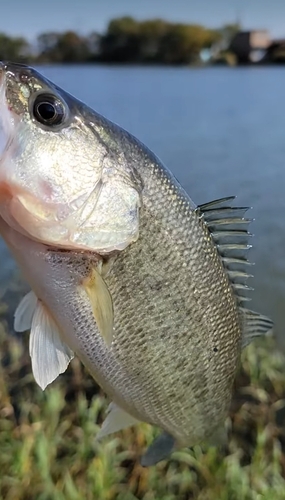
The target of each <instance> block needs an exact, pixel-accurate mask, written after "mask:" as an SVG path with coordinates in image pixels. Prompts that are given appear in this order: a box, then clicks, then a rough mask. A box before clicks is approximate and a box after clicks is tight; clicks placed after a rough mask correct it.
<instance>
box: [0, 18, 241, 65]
mask: <svg viewBox="0 0 285 500" xmlns="http://www.w3.org/2000/svg"><path fill="white" fill-rule="evenodd" d="M239 30H240V26H239V25H236V24H231V25H227V26H224V27H222V28H221V29H208V28H206V27H204V26H201V25H197V24H183V23H170V22H167V21H164V20H162V19H153V20H146V21H137V20H135V19H133V18H132V17H122V18H118V19H113V20H111V21H110V22H109V24H108V26H107V29H106V32H105V33H103V34H99V33H97V32H92V33H90V34H89V35H87V36H82V35H80V34H78V33H76V32H75V31H66V32H63V33H57V32H53V31H50V32H47V33H42V34H40V35H39V36H38V37H37V39H36V41H35V43H33V44H31V43H29V42H28V41H27V40H26V39H25V38H23V37H10V36H8V35H7V34H5V33H0V60H12V61H18V62H23V63H88V62H102V63H121V64H123V63H125V64H136V63H137V64H144V63H147V64H151V63H153V64H172V65H179V64H180V65H182V64H191V63H196V62H197V61H198V60H199V55H200V52H201V50H202V49H207V48H210V47H211V46H213V44H215V43H219V42H220V41H221V40H228V42H230V40H231V38H232V37H233V36H234V35H235V33H236V32H237V31H239Z"/></svg>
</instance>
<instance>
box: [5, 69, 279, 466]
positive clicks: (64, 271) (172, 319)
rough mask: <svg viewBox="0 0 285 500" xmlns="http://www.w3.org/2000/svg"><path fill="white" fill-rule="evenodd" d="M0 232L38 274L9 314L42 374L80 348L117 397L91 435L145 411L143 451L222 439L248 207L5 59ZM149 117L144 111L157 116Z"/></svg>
mask: <svg viewBox="0 0 285 500" xmlns="http://www.w3.org/2000/svg"><path fill="white" fill-rule="evenodd" d="M0 116H1V140H2V143H3V148H2V151H1V157H0V234H1V237H2V238H3V239H4V241H5V242H6V244H7V246H8V248H9V249H10V251H11V253H12V255H13V257H14V259H15V261H16V262H17V265H18V266H19V268H20V270H21V272H22V273H23V276H24V278H25V280H26V281H27V283H28V284H29V286H30V288H31V290H30V292H29V293H28V294H27V295H26V296H25V297H24V298H23V299H22V300H21V302H20V304H19V306H18V307H17V309H16V311H15V322H14V328H15V330H16V331H18V332H24V331H30V337H29V352H30V356H31V364H32V371H33V375H34V378H35V381H36V382H37V384H38V385H39V386H40V387H41V388H42V389H43V390H44V389H45V388H46V387H47V386H48V385H49V384H51V383H52V382H53V381H54V380H56V378H57V377H58V376H59V375H60V374H61V373H64V372H65V371H66V369H67V367H68V365H69V363H70V361H71V360H72V359H73V357H74V356H77V357H78V358H79V359H80V361H81V362H82V363H83V364H84V366H85V367H86V368H87V370H88V371H89V372H90V374H91V376H92V377H93V378H94V380H95V381H96V383H97V384H99V386H100V387H101V388H102V389H103V391H104V392H105V393H106V395H107V397H108V399H109V401H110V404H109V407H108V410H107V415H106V418H105V420H104V422H103V424H102V427H101V429H100V431H99V433H98V435H97V439H98V440H101V439H103V438H104V437H105V436H108V435H109V434H112V433H115V432H118V431H120V430H122V429H124V428H127V427H129V426H132V425H138V424H140V423H141V422H146V423H148V424H150V425H153V426H155V427H158V428H159V429H160V430H161V433H160V434H159V436H158V437H157V438H156V439H154V441H153V442H152V443H151V445H150V446H149V448H148V449H147V450H146V451H145V453H144V454H143V456H142V457H141V464H142V466H151V465H155V464H156V463H158V462H159V461H161V460H164V459H167V458H168V457H169V456H171V454H172V453H173V452H174V451H175V450H178V449H181V448H185V447H188V448H189V447H193V446H194V445H196V444H199V443H205V444H207V445H212V444H214V445H219V444H220V443H222V442H224V440H225V439H226V428H225V422H226V419H227V416H228V413H229V406H230V402H231V398H232V392H233V383H234V380H235V377H236V373H237V370H238V367H239V363H240V355H241V351H242V349H243V348H244V347H246V346H247V345H248V344H249V343H250V342H251V341H252V340H254V339H255V338H256V337H259V336H262V335H269V334H271V333H272V331H273V322H272V321H271V319H269V318H267V317H266V316H264V315H262V314H259V313H257V312H255V311H252V310H250V309H249V308H248V307H247V305H248V300H250V293H249V292H250V290H251V288H250V287H249V286H248V285H247V280H248V278H250V277H251V276H252V275H251V274H250V273H249V270H250V269H251V268H250V262H249V260H248V250H249V249H250V247H251V245H250V244H249V238H250V237H251V235H250V233H249V231H248V227H249V224H250V222H251V219H249V218H247V215H246V213H247V210H248V207H240V206H235V204H234V199H235V197H234V196H228V197H224V198H221V199H219V200H213V201H210V202H208V203H205V204H202V205H196V204H195V203H194V202H193V201H192V200H191V198H190V197H189V196H188V194H187V193H186V192H185V190H184V189H183V188H182V186H181V185H180V184H179V182H178V180H177V179H176V178H175V177H174V175H173V174H172V173H171V172H170V171H169V170H168V169H167V168H166V167H165V166H164V165H163V163H162V162H161V161H160V160H159V158H158V157H157V156H156V155H155V154H154V153H153V152H152V151H150V150H149V149H148V148H147V147H146V146H145V145H144V144H142V143H141V142H140V141H139V140H138V139H136V138H135V137H134V136H132V135H131V134H130V133H128V132H127V131H125V130H124V129H122V128H121V127H120V126H119V125H117V124H114V123H112V122H111V121H110V120H108V119H107V118H105V117H103V116H102V115H100V114H99V113H97V112H95V111H94V110H92V109H91V108H89V107H88V106H87V105H85V104H84V103H83V102H81V101H79V100H78V99H76V98H75V97H74V96H72V95H70V94H69V93H67V92H66V91H65V90H63V89H61V88H60V87H58V86H57V85H55V84H54V83H52V82H51V81H49V80H48V79H47V78H45V77H44V76H42V75H41V74H40V73H39V72H38V71H36V70H35V69H33V68H31V67H29V66H25V65H20V64H16V63H12V62H10V63H9V62H7V63H6V62H2V63H1V64H0ZM150 118H151V117H150Z"/></svg>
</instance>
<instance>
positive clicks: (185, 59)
mask: <svg viewBox="0 0 285 500" xmlns="http://www.w3.org/2000/svg"><path fill="white" fill-rule="evenodd" d="M208 43H209V32H208V30H206V29H205V28H203V26H199V25H187V24H174V25H172V26H170V29H169V30H168V33H167V34H166V35H165V37H164V40H163V44H162V48H161V51H162V58H163V60H164V62H166V63H170V64H188V63H191V62H195V61H197V60H198V59H199V54H200V51H201V50H202V48H203V47H205V46H207V44H208Z"/></svg>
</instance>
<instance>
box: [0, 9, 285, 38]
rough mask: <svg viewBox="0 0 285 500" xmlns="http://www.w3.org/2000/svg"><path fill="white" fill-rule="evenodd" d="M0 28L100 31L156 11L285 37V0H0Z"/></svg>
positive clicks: (174, 17)
mask: <svg viewBox="0 0 285 500" xmlns="http://www.w3.org/2000/svg"><path fill="white" fill-rule="evenodd" d="M1 3H2V5H1V9H0V12H1V17H0V31H2V32H5V33H7V34H13V35H24V36H25V37H27V38H28V39H30V40H32V39H34V38H35V37H36V35H37V34H38V33H41V32H44V31H64V30H67V29H73V30H76V31H79V32H80V33H82V34H85V33H88V32H90V31H93V30H95V31H99V32H100V31H101V32H102V31H103V30H104V29H105V27H106V25H107V23H108V21H109V20H110V19H111V18H113V17H118V16H122V15H132V16H133V17H136V18H138V19H146V18H154V17H160V18H163V19H168V20H171V21H177V22H189V23H201V24H204V25H207V26H209V27H218V26H221V25H222V24H224V23H228V22H231V21H235V19H236V18H237V16H239V17H240V18H241V21H242V24H243V26H244V27H245V28H249V29H250V28H267V29H268V30H269V31H270V33H271V35H272V36H274V37H284V38H285V0H2V2H1Z"/></svg>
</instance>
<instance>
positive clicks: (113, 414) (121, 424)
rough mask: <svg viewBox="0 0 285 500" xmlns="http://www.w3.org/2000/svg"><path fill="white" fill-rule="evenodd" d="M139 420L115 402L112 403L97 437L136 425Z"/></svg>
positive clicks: (100, 437) (98, 438)
mask: <svg viewBox="0 0 285 500" xmlns="http://www.w3.org/2000/svg"><path fill="white" fill-rule="evenodd" d="M138 423H139V420H137V419H136V418H134V417H132V416H131V415H129V414H128V413H127V412H125V411H124V410H122V409H121V408H119V406H117V405H116V404H115V403H111V404H110V405H109V408H108V415H107V417H106V419H105V420H104V422H103V424H102V427H101V429H100V431H99V432H98V434H97V436H96V439H97V440H100V439H102V438H103V437H105V436H107V435H108V434H113V433H114V432H118V431H120V430H122V429H125V428H126V427H130V426H131V425H136V424H138Z"/></svg>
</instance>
